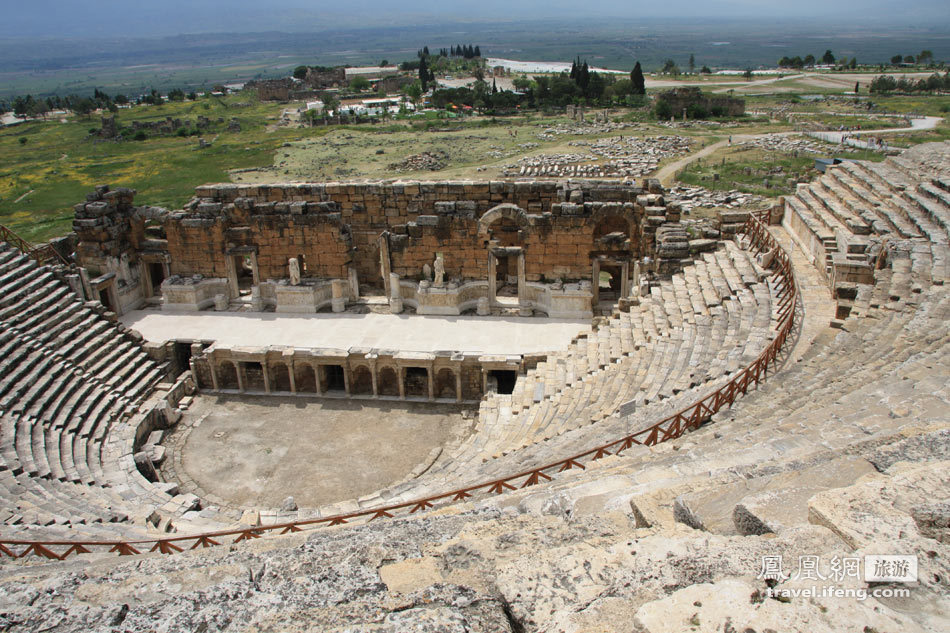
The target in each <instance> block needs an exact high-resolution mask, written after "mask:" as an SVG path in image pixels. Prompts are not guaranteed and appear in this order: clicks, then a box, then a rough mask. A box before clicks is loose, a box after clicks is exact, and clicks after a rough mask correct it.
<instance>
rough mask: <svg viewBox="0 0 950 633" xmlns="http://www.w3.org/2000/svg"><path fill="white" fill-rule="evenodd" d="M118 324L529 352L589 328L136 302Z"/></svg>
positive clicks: (255, 343)
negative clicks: (174, 307)
mask: <svg viewBox="0 0 950 633" xmlns="http://www.w3.org/2000/svg"><path fill="white" fill-rule="evenodd" d="M121 321H122V324H123V325H125V326H126V327H129V328H132V329H134V330H137V331H138V332H140V333H141V334H142V336H144V337H145V339H146V340H148V341H153V342H163V341H168V340H173V339H177V340H183V339H184V340H187V339H191V340H196V341H197V340H200V341H216V342H217V343H219V344H221V345H226V346H251V347H264V346H268V345H286V346H288V347H299V348H336V349H349V348H351V347H368V348H373V347H375V348H380V349H394V350H399V351H412V352H434V351H439V350H453V351H460V352H481V353H483V354H532V353H538V352H546V351H553V350H559V349H564V348H566V347H567V346H568V344H569V343H570V342H571V339H573V338H574V337H575V336H577V335H578V334H580V333H582V332H589V331H590V321H586V320H573V319H546V318H537V317H535V318H519V317H467V316H462V317H458V316H449V317H440V316H420V315H392V314H373V313H369V314H312V315H284V314H273V313H245V312H227V313H208V312H204V313H194V312H184V313H168V312H156V311H151V310H146V311H143V310H136V311H133V312H129V313H128V314H125V315H124V316H123V317H122V319H121Z"/></svg>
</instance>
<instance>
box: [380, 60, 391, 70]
mask: <svg viewBox="0 0 950 633" xmlns="http://www.w3.org/2000/svg"><path fill="white" fill-rule="evenodd" d="M379 65H380V66H382V67H383V68H385V67H386V66H389V60H388V59H384V60H383V61H381V62H379Z"/></svg>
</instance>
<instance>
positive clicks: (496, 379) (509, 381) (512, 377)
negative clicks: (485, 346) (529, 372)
mask: <svg viewBox="0 0 950 633" xmlns="http://www.w3.org/2000/svg"><path fill="white" fill-rule="evenodd" d="M516 382H518V373H517V372H515V371H508V370H505V369H493V370H491V371H490V372H489V373H488V389H489V390H492V388H494V391H495V392H496V393H500V394H511V393H514V391H515V383H516Z"/></svg>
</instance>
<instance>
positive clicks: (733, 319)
mask: <svg viewBox="0 0 950 633" xmlns="http://www.w3.org/2000/svg"><path fill="white" fill-rule="evenodd" d="M707 255H708V256H707V257H705V258H704V259H703V260H702V261H698V262H696V263H695V264H693V265H692V266H688V267H687V268H686V270H684V272H683V273H682V274H680V275H676V276H674V277H673V280H672V281H670V282H663V283H661V284H659V285H658V286H656V287H654V288H652V289H651V291H650V294H649V295H646V296H644V297H642V298H641V301H640V304H639V305H634V306H632V307H631V309H630V312H629V313H626V312H621V313H618V314H616V315H615V316H614V317H613V318H611V319H610V320H609V321H608V322H607V323H606V324H605V325H603V326H601V327H600V328H599V329H598V330H597V331H596V332H594V333H593V334H592V335H591V336H590V337H588V338H587V339H579V340H577V341H575V342H574V344H572V345H571V346H570V347H569V348H568V350H566V351H565V352H562V353H561V354H558V355H556V356H555V357H549V359H548V361H547V362H546V363H544V364H543V365H542V364H539V366H538V368H536V369H535V370H534V374H535V381H534V383H533V384H534V385H536V388H534V389H529V390H522V391H518V390H517V389H516V390H515V393H512V394H511V395H503V394H492V395H490V396H489V397H487V398H485V399H484V400H483V401H482V404H481V407H480V412H479V422H478V425H477V427H476V432H475V433H474V434H473V436H472V437H471V438H470V439H469V440H468V441H467V442H466V443H465V444H463V445H462V446H460V447H459V448H458V449H457V450H456V451H453V452H452V453H451V454H447V455H445V456H443V457H442V458H440V460H438V461H437V462H436V464H435V465H433V467H432V468H430V469H429V471H428V472H427V473H426V474H425V475H424V476H423V477H421V478H419V479H417V480H414V481H410V482H405V483H403V484H400V485H397V486H395V487H393V488H390V489H387V490H385V491H381V492H380V493H377V494H375V495H371V496H369V497H367V498H364V499H362V500H361V502H362V503H363V504H365V505H370V506H371V505H373V504H376V505H378V504H379V503H381V502H382V500H383V499H385V500H387V501H393V500H397V499H398V500H409V499H412V498H417V497H419V496H421V495H424V494H426V493H435V492H438V491H440V490H445V489H446V488H447V487H450V486H453V485H461V484H462V483H474V482H475V481H479V480H485V479H489V478H491V477H496V476H501V475H504V474H506V473H510V472H513V471H514V470H520V469H523V468H524V467H526V465H527V464H531V463H545V462H546V461H551V460H554V459H557V458H559V457H562V456H563V455H565V454H570V453H571V452H572V451H577V450H581V449H582V448H587V447H588V446H590V445H592V444H595V443H597V442H598V441H604V440H605V439H609V438H610V437H615V436H620V435H621V434H623V433H624V432H625V431H629V429H630V428H631V425H632V424H642V425H647V424H649V423H652V422H655V421H657V420H659V419H662V418H663V417H665V416H667V415H669V414H670V413H672V412H674V411H675V410H678V409H679V408H683V407H685V406H688V405H689V404H690V403H692V402H693V401H695V400H696V399H697V398H698V397H701V396H702V395H703V394H705V393H706V392H708V391H712V389H713V388H714V387H718V386H719V385H720V384H722V383H724V382H726V381H728V380H729V378H730V376H731V375H732V374H733V373H734V372H735V371H736V370H737V369H739V368H740V367H742V366H744V365H745V364H747V363H748V362H751V360H753V359H754V358H755V357H757V355H758V354H759V353H760V352H761V350H762V349H763V348H764V347H765V345H767V344H768V341H769V340H770V337H771V329H772V327H771V326H772V320H773V306H774V303H775V302H774V301H772V299H771V293H770V289H769V287H768V286H767V284H766V283H765V282H764V281H763V280H762V279H763V277H765V275H764V272H763V271H762V270H761V269H758V267H757V264H756V263H755V262H754V260H753V259H751V258H749V256H748V253H747V252H745V251H743V250H741V249H738V248H736V247H735V245H733V244H731V243H729V244H728V245H727V246H725V247H724V248H722V249H720V250H719V251H717V252H715V253H709V254H707ZM711 271H716V272H715V273H711ZM693 275H695V276H694V277H693ZM688 276H689V277H691V281H690V282H689V284H687V282H686V279H687V277H688ZM700 278H702V279H704V285H706V286H707V287H708V289H709V290H710V291H708V292H707V293H705V296H706V298H707V299H708V300H709V301H710V303H712V304H714V305H712V306H709V307H707V306H706V305H705V301H704V302H703V303H702V307H701V308H700V306H699V304H696V305H695V307H694V303H693V302H692V301H690V296H692V295H693V294H694V293H690V292H689V290H688V287H689V286H692V284H693V283H694V282H697V283H698V279H700ZM713 278H718V281H719V283H718V284H717V283H714V281H713ZM727 279H728V280H729V281H726V280H727ZM730 283H731V284H733V286H734V288H735V294H731V295H725V296H722V295H715V296H716V298H715V299H714V298H713V296H714V295H713V293H712V292H711V290H712V289H715V288H719V289H720V290H721V291H722V292H727V291H728V292H733V291H732V290H728V289H729V288H730ZM746 283H749V284H750V285H751V288H750V287H748V286H746ZM696 294H697V295H698V296H700V297H702V296H703V293H702V292H698V293H696ZM717 303H718V304H719V305H715V304H717ZM697 309H699V310H700V314H697V312H696V311H697ZM690 321H692V322H693V323H689V322H690ZM611 341H613V342H614V343H613V344H612V345H611V344H610V342H611ZM631 345H632V346H631ZM592 349H596V350H599V351H600V350H603V352H602V353H603V354H604V355H606V360H607V362H606V363H605V364H604V365H600V364H596V365H594V366H593V369H592V370H591V371H587V372H586V373H581V371H579V370H577V371H574V372H571V371H570V370H568V369H567V367H570V366H572V362H574V363H575V364H574V365H573V366H575V367H579V368H587V367H589V366H590V365H588V364H587V362H588V359H589V358H591V357H592V354H591V353H590V350H592ZM610 350H614V351H615V352H617V351H618V350H619V353H615V354H613V355H611V352H610ZM594 357H595V358H598V359H599V358H600V357H601V355H600V354H597V355H595V356H594ZM576 361H580V362H576ZM530 376H531V372H529V377H530ZM541 377H545V378H550V377H553V378H554V379H555V380H556V381H557V387H556V388H555V389H554V390H553V391H552V392H550V393H549V391H548V390H549V385H550V382H549V381H542V380H539V378H541ZM568 377H572V379H571V380H568ZM520 380H522V379H519V382H520ZM532 392H533V394H534V395H536V396H537V401H533V402H530V403H528V406H523V405H524V404H525V402H524V400H523V396H524V395H525V394H530V393H532ZM625 403H633V404H634V406H635V407H636V413H635V414H633V415H628V416H620V415H618V411H619V410H620V409H621V405H623V404H625Z"/></svg>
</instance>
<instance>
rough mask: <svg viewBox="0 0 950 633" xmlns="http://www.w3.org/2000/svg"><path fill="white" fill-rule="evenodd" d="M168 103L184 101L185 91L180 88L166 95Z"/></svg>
mask: <svg viewBox="0 0 950 633" xmlns="http://www.w3.org/2000/svg"><path fill="white" fill-rule="evenodd" d="M168 100H169V101H184V100H185V91H184V90H182V89H181V88H175V89H174V90H172V91H170V92H169V93H168Z"/></svg>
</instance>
